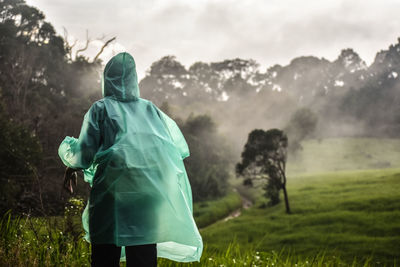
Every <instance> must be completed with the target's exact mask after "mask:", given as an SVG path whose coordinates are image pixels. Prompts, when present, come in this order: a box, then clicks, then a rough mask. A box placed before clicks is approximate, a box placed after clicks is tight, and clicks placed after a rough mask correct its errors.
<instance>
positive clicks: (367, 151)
mask: <svg viewBox="0 0 400 267" xmlns="http://www.w3.org/2000/svg"><path fill="white" fill-rule="evenodd" d="M302 146H303V150H302V151H300V152H299V153H298V155H297V156H289V159H288V170H287V172H288V174H289V175H297V174H298V173H318V172H333V171H342V170H363V169H379V168H400V139H378V138H327V139H321V140H315V139H312V140H306V141H304V142H303V143H302Z"/></svg>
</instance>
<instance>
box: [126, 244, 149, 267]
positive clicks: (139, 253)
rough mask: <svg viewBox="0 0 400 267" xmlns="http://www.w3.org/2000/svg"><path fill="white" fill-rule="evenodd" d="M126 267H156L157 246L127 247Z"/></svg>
mask: <svg viewBox="0 0 400 267" xmlns="http://www.w3.org/2000/svg"><path fill="white" fill-rule="evenodd" d="M125 253H126V267H156V266H157V245H156V244H148V245H138V246H128V247H125Z"/></svg>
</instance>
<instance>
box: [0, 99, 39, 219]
mask: <svg viewBox="0 0 400 267" xmlns="http://www.w3.org/2000/svg"><path fill="white" fill-rule="evenodd" d="M0 147H1V150H0V196H1V197H0V214H2V213H4V212H5V211H7V210H8V209H14V210H16V211H23V210H29V209H33V208H36V206H37V207H40V203H38V198H37V197H36V196H32V194H29V190H30V188H35V187H37V186H38V184H37V183H38V180H37V178H38V177H37V166H38V165H39V162H40V160H41V159H42V149H41V146H40V144H39V140H38V138H37V137H36V136H35V135H34V134H32V133H31V132H30V131H29V130H28V129H27V128H26V127H24V126H23V125H21V124H20V123H16V122H15V121H13V119H11V118H9V117H8V116H7V115H6V114H5V112H4V110H3V108H2V106H1V103H0Z"/></svg>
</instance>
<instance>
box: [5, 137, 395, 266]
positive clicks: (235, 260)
mask: <svg viewBox="0 0 400 267" xmlns="http://www.w3.org/2000/svg"><path fill="white" fill-rule="evenodd" d="M303 147H304V149H303V150H302V151H301V152H300V153H299V154H298V156H297V157H296V158H295V159H294V158H289V162H288V185H287V188H288V194H289V200H290V205H291V209H292V214H290V215H287V214H285V209H284V206H283V203H281V204H279V205H277V206H274V207H266V203H267V200H266V199H264V198H263V197H262V196H261V195H262V192H260V191H259V190H257V189H253V190H249V191H243V187H239V188H238V190H239V192H241V193H242V194H243V193H246V194H247V195H246V198H249V199H252V200H253V201H254V202H255V204H254V205H253V207H251V208H250V209H247V210H242V214H241V216H239V217H237V218H234V219H231V220H229V221H227V222H224V221H221V220H220V219H221V218H223V217H225V216H226V215H227V214H229V213H230V212H231V211H232V210H235V209H237V208H238V207H239V206H240V203H241V201H240V198H239V196H238V194H236V193H233V192H232V193H230V194H228V195H227V196H226V197H224V198H221V199H218V200H213V201H207V202H202V203H195V205H194V215H195V218H196V221H197V223H198V225H199V227H200V228H202V229H201V231H200V232H201V234H202V237H203V240H204V244H205V249H204V253H203V256H202V259H201V262H200V263H190V264H181V263H175V262H172V261H169V260H165V259H159V266H399V262H400V140H391V139H383V140H377V139H367V138H363V139H355V138H342V139H326V140H322V141H320V142H319V141H317V140H308V141H306V142H305V143H304V144H303ZM374 168H375V170H368V169H374ZM377 168H382V169H377ZM233 183H234V184H235V186H239V184H240V180H237V179H236V180H234V182H233ZM74 212H75V211H74V210H72V211H70V214H74ZM73 216H75V215H73ZM70 219H71V218H70ZM213 222H215V223H213ZM212 223H213V224H212ZM210 224H211V225H210ZM38 225H39V227H38ZM207 225H209V226H207ZM205 226H206V227H205ZM35 229H36V230H35ZM0 230H1V231H0V266H89V255H90V246H89V244H88V243H86V242H85V241H83V240H82V238H81V237H82V233H81V231H82V230H81V227H80V223H79V218H78V217H73V218H72V220H67V219H66V218H62V217H61V218H50V219H49V220H47V221H46V220H44V219H42V218H34V219H31V218H25V217H24V218H20V219H14V220H11V219H9V218H8V217H7V216H5V217H4V218H3V219H2V220H0ZM122 265H123V264H122Z"/></svg>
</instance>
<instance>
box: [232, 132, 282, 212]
mask: <svg viewBox="0 0 400 267" xmlns="http://www.w3.org/2000/svg"><path fill="white" fill-rule="evenodd" d="M287 147H288V138H287V136H286V134H285V133H284V132H283V131H281V130H279V129H270V130H268V131H264V130H259V129H256V130H253V131H252V132H251V133H250V134H249V137H248V140H247V143H246V145H245V146H244V150H243V152H242V155H241V157H242V161H241V162H240V163H238V164H237V165H236V174H237V175H238V176H241V177H244V179H245V180H244V184H247V185H253V181H256V180H260V181H261V182H263V183H264V188H263V189H264V190H265V196H266V197H269V198H270V204H271V205H276V204H278V203H279V192H280V190H281V189H282V190H283V194H284V196H285V205H286V213H288V214H289V213H290V207H289V198H288V195H287V191H286V174H285V168H286V159H287ZM265 182H266V184H265Z"/></svg>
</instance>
